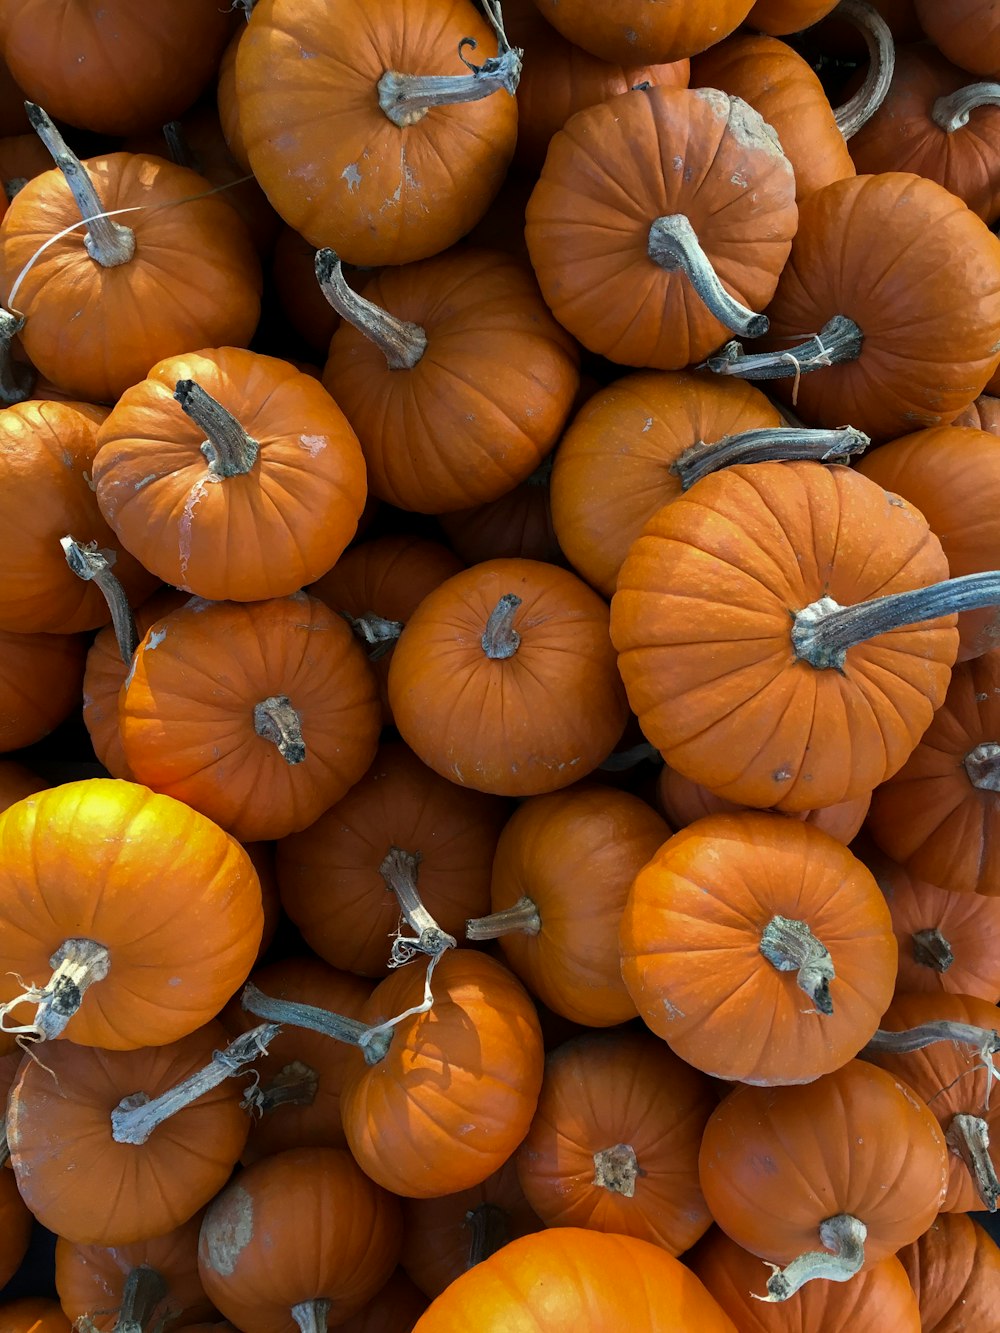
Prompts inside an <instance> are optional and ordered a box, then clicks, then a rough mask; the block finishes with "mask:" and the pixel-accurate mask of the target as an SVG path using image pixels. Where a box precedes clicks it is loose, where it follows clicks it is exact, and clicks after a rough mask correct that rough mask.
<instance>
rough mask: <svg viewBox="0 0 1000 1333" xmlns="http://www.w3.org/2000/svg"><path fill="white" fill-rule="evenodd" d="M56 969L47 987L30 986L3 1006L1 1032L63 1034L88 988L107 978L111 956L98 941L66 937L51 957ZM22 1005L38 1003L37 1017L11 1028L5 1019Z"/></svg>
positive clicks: (42, 1037)
mask: <svg viewBox="0 0 1000 1333" xmlns="http://www.w3.org/2000/svg"><path fill="white" fill-rule="evenodd" d="M49 966H50V967H51V968H52V969H53V972H52V975H51V977H49V979H48V981H47V982H46V983H45V985H44V986H41V987H38V986H27V987H26V988H25V989H24V991H22V992H21V994H20V995H16V996H15V997H14V998H13V999H12V1000H7V1001H6V1002H5V1003H4V1004H2V1005H0V1031H2V1032H15V1033H18V1034H20V1035H23V1036H25V1037H29V1038H31V1039H33V1040H35V1041H51V1040H53V1039H54V1038H55V1037H58V1036H59V1035H60V1033H62V1032H63V1031H64V1030H65V1028H66V1025H67V1024H68V1023H69V1020H70V1019H71V1018H72V1017H73V1015H74V1014H75V1013H76V1011H77V1010H78V1009H79V1008H80V1005H81V1004H82V1003H83V997H84V995H85V994H86V993H87V991H88V989H89V988H90V987H91V986H92V985H93V984H94V983H95V982H97V981H103V980H104V978H105V977H106V976H107V975H108V971H109V969H110V967H111V955H110V954H109V953H108V951H107V949H106V948H105V947H104V945H103V944H98V943H97V941H96V940H87V939H72V940H64V941H63V943H62V944H61V945H60V946H59V948H58V949H57V950H56V951H55V953H54V954H53V955H52V957H51V958H50V959H49ZM22 1004H34V1005H36V1006H37V1007H36V1009H35V1020H34V1022H33V1023H29V1024H27V1025H25V1026H23V1027H20V1026H14V1027H8V1026H6V1025H5V1024H4V1021H3V1020H4V1019H5V1018H6V1017H7V1015H8V1014H9V1013H10V1012H11V1010H13V1009H17V1008H18V1007H19V1006H20V1005H22Z"/></svg>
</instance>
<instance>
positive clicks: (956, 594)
mask: <svg viewBox="0 0 1000 1333" xmlns="http://www.w3.org/2000/svg"><path fill="white" fill-rule="evenodd" d="M997 605H1000V570H995V569H991V570H987V571H986V572H984V573H982V574H966V575H964V577H962V578H957V579H945V580H944V581H943V582H942V583H931V584H928V586H927V587H926V588H914V589H911V591H909V592H897V593H890V594H889V596H887V597H874V598H872V599H871V601H868V602H858V603H857V604H856V605H855V606H841V605H839V603H837V602H835V601H834V600H833V598H832V597H821V598H820V599H819V600H818V601H816V602H812V603H811V604H810V605H809V606H805V607H803V608H802V610H801V611H797V612H796V613H795V617H794V620H793V622H792V633H791V640H792V648H793V650H794V652H795V655H796V656H797V657H798V658H799V659H800V660H801V661H803V662H808V663H809V665H810V666H812V667H815V668H816V669H817V670H824V669H828V668H834V669H836V670H838V671H843V669H844V665H845V663H846V661H847V653H848V650H849V649H850V648H853V647H854V646H855V645H856V644H859V643H864V642H866V641H867V640H868V639H874V638H876V637H877V636H878V635H879V634H888V633H889V632H890V631H891V630H896V629H901V628H903V626H905V625H917V624H921V623H922V622H923V621H925V620H937V619H938V618H939V617H940V616H947V615H952V614H954V613H955V612H957V611H975V610H978V609H980V608H982V607H984V606H997Z"/></svg>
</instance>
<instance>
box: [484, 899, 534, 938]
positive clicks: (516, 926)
mask: <svg viewBox="0 0 1000 1333" xmlns="http://www.w3.org/2000/svg"><path fill="white" fill-rule="evenodd" d="M541 928H542V918H541V917H540V916H539V915H538V908H537V907H536V905H535V903H534V902H533V901H532V900H531V899H530V898H527V897H525V898H518V900H517V902H516V903H514V904H513V906H511V907H505V908H504V909H503V910H502V911H500V912H491V913H490V915H489V916H479V917H475V918H474V919H473V920H471V921H466V923H465V938H466V939H467V940H495V939H497V938H498V937H499V936H501V935H513V934H515V933H516V932H517V931H520V932H521V933H522V935H537V934H538V933H539V931H540V930H541Z"/></svg>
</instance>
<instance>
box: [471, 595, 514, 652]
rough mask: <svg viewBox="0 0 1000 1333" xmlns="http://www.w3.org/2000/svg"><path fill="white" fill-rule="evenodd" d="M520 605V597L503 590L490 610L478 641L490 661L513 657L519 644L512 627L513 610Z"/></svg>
mask: <svg viewBox="0 0 1000 1333" xmlns="http://www.w3.org/2000/svg"><path fill="white" fill-rule="evenodd" d="M520 605H521V599H520V597H518V596H516V595H515V594H514V593H512V592H505V593H504V595H503V596H502V597H501V598H500V600H499V602H497V604H496V606H495V607H494V608H493V610H492V611H491V612H490V618H489V620H487V622H486V628H485V629H484V630H483V637H482V639H481V640H480V642H481V643H482V645H483V652H484V653H485V654H486V656H487V657H488V658H489V659H490V661H492V662H503V661H506V659H507V658H508V657H513V656H514V654H515V653H516V652H517V650H518V648H520V646H521V636H520V634H518V632H517V630H516V629H515V628H514V612H515V611H516V610H517V608H518V607H519V606H520Z"/></svg>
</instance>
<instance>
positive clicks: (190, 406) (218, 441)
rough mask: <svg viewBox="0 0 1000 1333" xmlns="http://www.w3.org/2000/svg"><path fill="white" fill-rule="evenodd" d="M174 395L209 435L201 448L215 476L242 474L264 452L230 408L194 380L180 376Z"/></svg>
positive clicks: (182, 408)
mask: <svg viewBox="0 0 1000 1333" xmlns="http://www.w3.org/2000/svg"><path fill="white" fill-rule="evenodd" d="M174 398H175V400H176V401H177V403H178V404H179V405H180V409H181V411H182V412H183V413H184V415H185V416H188V417H190V418H191V420H192V421H193V422H194V424H195V425H196V426H197V427H198V429H199V430H203V431H204V432H205V435H206V436H207V437H208V438H207V439H206V440H204V442H203V443H202V445H201V452H202V453H203V454H204V455H205V458H206V459H207V460H208V470H209V472H210V473H211V474H212V476H213V477H242V476H244V475H245V474H246V473H247V472H250V471H251V470H252V468H253V465H254V464H255V463H256V462H257V458H258V456H259V455H260V445H259V444H258V443H257V441H256V440H253V439H251V438H250V436H249V435H248V434H247V433H246V431H245V430H244V429H243V427H242V426H241V425H240V423H239V422H238V421H237V420H236V418H235V417H234V416H233V414H232V413H231V412H230V411H229V410H228V409H227V408H225V407H223V406H222V404H221V403H220V402H217V401H216V399H214V398H213V397H212V395H211V394H210V393H206V392H205V390H204V389H203V388H202V387H201V385H200V384H196V383H195V382H194V380H178V381H177V385H176V387H175V388H174Z"/></svg>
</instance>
